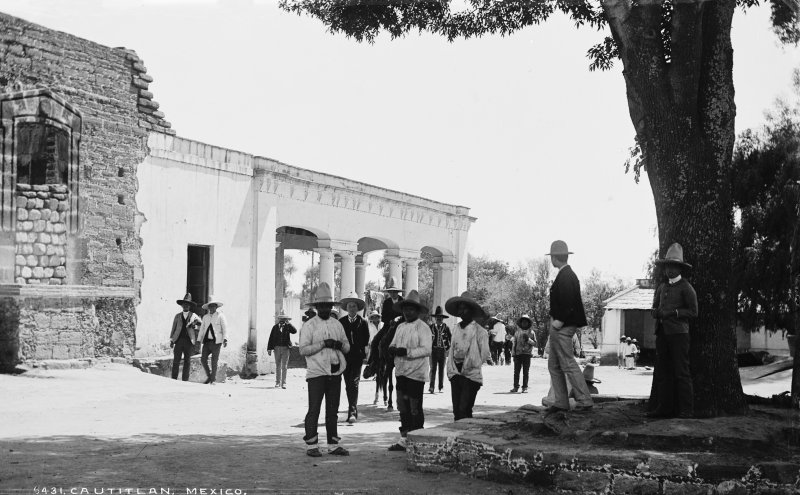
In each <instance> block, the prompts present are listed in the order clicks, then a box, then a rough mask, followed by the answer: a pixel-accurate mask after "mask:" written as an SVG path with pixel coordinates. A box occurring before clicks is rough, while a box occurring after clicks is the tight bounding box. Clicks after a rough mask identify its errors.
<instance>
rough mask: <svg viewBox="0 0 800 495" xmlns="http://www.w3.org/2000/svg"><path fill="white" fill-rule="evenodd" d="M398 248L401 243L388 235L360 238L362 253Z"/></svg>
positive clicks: (359, 245) (359, 246)
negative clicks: (387, 236)
mask: <svg viewBox="0 0 800 495" xmlns="http://www.w3.org/2000/svg"><path fill="white" fill-rule="evenodd" d="M397 248H399V245H398V244H397V243H396V242H394V241H393V240H391V239H388V238H386V237H378V236H366V237H362V238H361V239H359V240H358V250H359V251H360V252H361V254H362V255H364V254H367V253H371V252H373V251H381V250H384V249H397Z"/></svg>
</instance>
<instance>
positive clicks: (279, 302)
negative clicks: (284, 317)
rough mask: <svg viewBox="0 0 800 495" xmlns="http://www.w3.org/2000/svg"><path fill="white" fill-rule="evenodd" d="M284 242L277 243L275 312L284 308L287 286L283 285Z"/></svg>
mask: <svg viewBox="0 0 800 495" xmlns="http://www.w3.org/2000/svg"><path fill="white" fill-rule="evenodd" d="M283 254H284V249H283V243H281V242H276V243H275V313H276V314H277V313H280V312H281V310H282V309H283V294H284V292H285V290H286V287H284V286H283Z"/></svg>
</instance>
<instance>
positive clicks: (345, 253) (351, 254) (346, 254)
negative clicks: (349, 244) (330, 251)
mask: <svg viewBox="0 0 800 495" xmlns="http://www.w3.org/2000/svg"><path fill="white" fill-rule="evenodd" d="M334 254H338V255H339V256H341V257H342V258H347V259H350V258H352V259H353V260H355V259H356V256H358V255H359V254H361V251H352V250H349V249H337V250H335V251H334Z"/></svg>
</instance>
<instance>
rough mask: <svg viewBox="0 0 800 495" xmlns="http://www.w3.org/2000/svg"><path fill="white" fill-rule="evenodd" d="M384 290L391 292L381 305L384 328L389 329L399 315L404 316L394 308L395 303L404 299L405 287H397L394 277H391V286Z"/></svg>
mask: <svg viewBox="0 0 800 495" xmlns="http://www.w3.org/2000/svg"><path fill="white" fill-rule="evenodd" d="M384 292H386V293H388V294H389V297H387V298H386V299H384V301H383V305H382V306H381V321H382V322H383V328H386V329H388V328H389V325H391V324H392V321H393V320H394V319H395V318H397V317H398V316H403V315H402V313H400V312H399V311H395V310H394V306H395V304H397V303H398V302H400V301H402V300H403V289H401V288H399V287H397V284H396V283H395V281H394V277H392V278H390V279H389V286H388V287H387V288H386V289H384Z"/></svg>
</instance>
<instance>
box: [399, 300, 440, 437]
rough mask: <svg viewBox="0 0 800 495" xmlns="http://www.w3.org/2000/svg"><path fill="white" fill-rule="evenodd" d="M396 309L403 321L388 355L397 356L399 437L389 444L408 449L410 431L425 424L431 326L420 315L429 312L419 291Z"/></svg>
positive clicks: (400, 303) (402, 301)
mask: <svg viewBox="0 0 800 495" xmlns="http://www.w3.org/2000/svg"><path fill="white" fill-rule="evenodd" d="M394 310H395V311H397V312H400V313H402V315H403V320H402V322H401V323H400V324H398V325H397V329H396V331H395V334H394V338H392V341H391V344H390V345H389V354H390V355H392V356H394V367H395V376H396V377H397V382H396V387H395V390H396V391H397V410H398V411H399V412H400V440H399V441H398V442H397V443H395V444H393V445H392V446H390V447H389V450H391V451H405V450H406V437H407V436H408V432H410V431H414V430H417V429H420V428H423V427H424V426H425V414H424V413H423V410H422V397H423V395H424V390H425V380H427V379H428V359H429V357H430V355H431V346H432V339H431V329H430V328H429V327H428V325H426V324H425V323H424V322H423V321H422V320H420V318H419V316H420V314H423V313H426V312H427V311H428V308H427V307H425V306H424V305H423V304H422V303H421V302H420V298H419V293H418V292H417V291H416V290H412V291H411V292H409V294H408V297H406V298H405V299H403V300H400V301H398V302H397V303H396V304H395V307H394Z"/></svg>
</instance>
